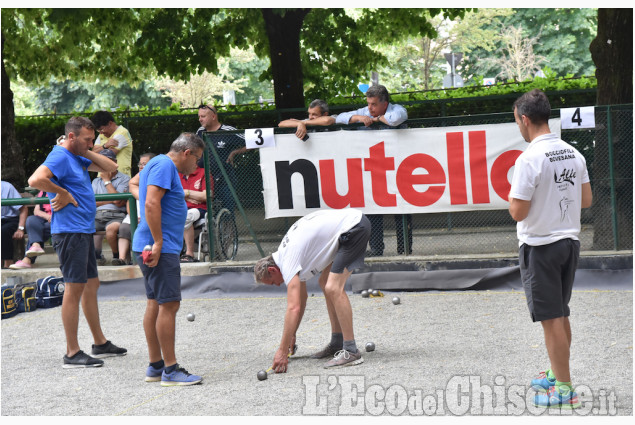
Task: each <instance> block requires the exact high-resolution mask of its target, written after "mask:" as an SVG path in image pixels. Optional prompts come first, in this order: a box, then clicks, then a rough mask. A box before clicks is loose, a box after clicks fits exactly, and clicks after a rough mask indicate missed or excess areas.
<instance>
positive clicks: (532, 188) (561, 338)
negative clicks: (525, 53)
mask: <svg viewBox="0 0 635 425" xmlns="http://www.w3.org/2000/svg"><path fill="white" fill-rule="evenodd" d="M550 113H551V106H550V105H549V100H548V99H547V96H546V95H545V94H544V93H543V92H542V91H540V90H537V89H535V90H532V91H530V92H528V93H525V94H524V95H523V96H521V97H520V98H518V99H517V100H516V102H515V103H514V117H515V119H516V124H518V128H519V130H520V134H521V135H522V137H523V138H524V139H525V141H527V142H529V146H528V147H527V149H526V150H525V152H523V153H522V154H521V155H520V156H519V157H518V159H517V160H516V164H515V167H514V176H513V178H512V186H511V190H510V193H509V212H510V214H511V216H512V218H513V219H514V220H516V221H517V222H518V224H517V233H518V240H519V245H520V250H519V262H520V273H521V278H522V281H523V287H524V289H525V295H526V298H527V305H528V307H529V311H530V313H531V318H532V320H533V321H534V322H538V321H539V322H541V324H542V327H543V330H544V335H545V345H546V346H547V353H548V355H549V360H550V361H551V368H550V369H547V371H546V372H544V373H543V374H542V375H541V376H539V377H538V378H537V379H534V380H532V382H531V386H532V388H533V389H534V390H536V391H538V392H539V393H540V394H538V395H537V396H536V397H535V400H534V404H535V405H536V406H542V407H560V408H576V407H578V406H580V405H581V403H580V402H579V400H578V397H577V394H576V393H575V391H573V387H572V385H571V376H570V371H569V358H570V346H571V325H570V323H569V313H570V310H569V305H568V304H569V300H570V299H571V290H572V287H573V280H574V277H575V271H576V268H577V264H578V258H579V255H580V241H579V240H578V235H579V233H580V214H581V209H582V208H588V207H590V206H591V203H592V200H593V195H592V192H591V184H590V182H589V173H588V171H587V168H586V161H585V159H584V157H583V156H582V155H581V154H580V152H578V151H577V150H576V149H575V148H573V147H572V146H571V145H569V144H567V143H566V142H564V141H562V140H560V138H559V137H558V136H557V135H556V134H553V133H552V132H551V130H550V129H549V124H548V121H549V115H550Z"/></svg>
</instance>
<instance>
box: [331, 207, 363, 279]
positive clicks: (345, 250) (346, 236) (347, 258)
mask: <svg viewBox="0 0 635 425" xmlns="http://www.w3.org/2000/svg"><path fill="white" fill-rule="evenodd" d="M370 228H371V226H370V221H369V220H368V218H367V217H366V216H365V215H364V214H362V219H361V220H360V221H359V223H357V224H356V225H355V227H353V228H352V229H351V230H349V231H348V232H344V233H342V234H341V235H340V237H339V240H338V241H339V244H340V246H339V248H337V254H335V258H334V259H333V265H332V266H331V273H343V272H344V268H346V269H347V270H348V271H350V272H352V271H353V270H355V269H359V268H361V267H364V257H365V256H366V245H368V240H369V239H370Z"/></svg>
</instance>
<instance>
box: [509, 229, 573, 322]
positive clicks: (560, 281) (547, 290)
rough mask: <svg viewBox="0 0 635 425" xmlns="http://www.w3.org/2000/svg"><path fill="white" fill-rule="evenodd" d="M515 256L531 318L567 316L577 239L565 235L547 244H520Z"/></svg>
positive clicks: (537, 320)
mask: <svg viewBox="0 0 635 425" xmlns="http://www.w3.org/2000/svg"><path fill="white" fill-rule="evenodd" d="M518 257H519V262H520V277H521V278H522V281H523V288H524V289H525V296H526V298H527V306H528V307H529V313H530V314H531V319H532V320H533V321H534V322H541V321H543V320H549V319H555V318H557V317H568V316H569V313H570V311H569V301H570V300H571V290H572V289H573V280H574V278H575V271H576V269H577V267H578V258H579V257H580V242H579V241H576V240H573V239H568V238H567V239H562V240H559V241H557V242H554V243H551V244H548V245H540V246H530V245H527V244H523V245H521V247H520V251H519V255H518Z"/></svg>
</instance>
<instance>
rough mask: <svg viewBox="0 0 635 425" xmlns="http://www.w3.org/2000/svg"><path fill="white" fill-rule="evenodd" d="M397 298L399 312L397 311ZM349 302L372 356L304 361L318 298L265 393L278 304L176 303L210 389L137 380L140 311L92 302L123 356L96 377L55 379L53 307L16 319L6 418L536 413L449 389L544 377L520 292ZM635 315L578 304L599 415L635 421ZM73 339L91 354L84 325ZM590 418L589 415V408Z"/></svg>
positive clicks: (576, 346) (183, 337) (248, 300)
mask: <svg viewBox="0 0 635 425" xmlns="http://www.w3.org/2000/svg"><path fill="white" fill-rule="evenodd" d="M394 295H398V296H399V297H400V298H401V304H399V305H396V306H395V305H393V304H392V302H391V299H392V297H393V296H394ZM350 299H351V305H352V307H353V312H354V326H355V332H356V340H357V344H358V346H359V348H360V349H362V350H363V347H364V345H365V343H366V342H368V341H373V342H374V343H375V344H376V347H377V348H376V351H374V352H371V353H366V352H364V354H363V356H364V360H365V362H364V363H363V364H362V365H359V366H355V367H348V368H343V369H336V370H327V369H324V368H322V365H323V363H324V361H323V360H313V359H309V358H308V356H309V355H310V354H311V353H313V352H314V351H317V350H318V349H320V348H321V347H322V346H323V345H324V344H325V343H326V342H327V341H328V338H329V337H330V325H329V322H328V316H327V313H326V307H325V303H324V298H323V296H322V295H321V294H319V293H318V294H311V295H310V297H309V300H308V303H307V309H306V311H305V316H304V320H303V323H302V325H301V326H300V328H299V330H298V333H297V344H298V345H299V351H298V353H297V354H296V355H295V356H293V357H292V360H291V362H290V368H289V372H288V373H286V374H278V375H277V374H273V373H269V377H268V379H267V380H265V381H258V380H257V378H256V374H257V372H258V371H259V370H265V369H267V368H268V367H269V366H270V365H271V362H272V359H273V355H274V352H275V350H276V348H277V344H278V342H279V338H280V335H281V332H282V325H283V317H284V312H285V308H286V299H285V297H282V296H271V297H262V296H261V297H239V298H233V297H231V296H224V297H215V298H193V299H184V300H183V303H182V306H181V310H180V312H179V314H178V316H177V358H178V360H179V362H180V364H181V365H182V366H184V367H185V368H186V369H187V370H189V371H190V372H192V373H196V374H201V375H203V376H204V381H203V385H197V386H192V387H179V388H177V387H171V388H163V387H161V386H160V384H159V383H146V382H144V381H143V377H144V373H145V367H146V366H147V351H146V346H145V337H144V334H143V329H142V326H141V320H142V317H143V312H144V309H145V300H143V299H140V298H117V299H106V300H101V301H100V310H101V320H102V327H103V329H104V332H105V334H106V336H107V337H108V338H110V339H111V340H112V341H113V342H114V343H115V344H118V345H122V346H124V347H126V348H127V349H128V355H127V356H125V357H120V358H109V359H105V362H106V363H105V365H104V367H102V368H95V369H70V370H69V369H62V367H61V365H62V355H63V353H64V349H65V347H64V345H65V344H64V334H63V327H62V324H61V319H60V309H59V308H54V309H48V310H45V309H40V310H37V311H35V312H33V313H26V314H25V313H22V314H20V315H18V316H16V317H14V318H11V319H8V320H4V321H3V322H2V415H36V416H39V415H53V416H59V415H65V416H66V415H71V416H73V415H109V416H110V415H124V416H128V415H130V416H137V415H164V416H169V415H184V416H190V415H220V416H235V415H275V416H278V415H283V416H284V415H303V414H304V415H323V414H328V415H336V414H340V415H343V414H354V415H357V414H363V415H393V414H400V415H418V414H422V413H423V411H422V410H421V409H420V407H421V406H420V405H419V406H416V405H414V406H413V407H412V408H410V407H409V406H406V407H404V408H403V409H402V407H403V406H404V404H400V402H399V401H398V400H397V401H396V400H395V397H394V396H395V394H397V395H399V394H402V395H404V394H405V395H406V396H407V397H408V398H409V400H410V399H413V400H414V399H415V397H414V395H416V394H417V393H419V394H421V395H422V396H424V397H426V396H427V398H428V401H430V400H433V401H434V402H435V403H434V404H435V405H434V406H431V405H427V407H428V409H427V410H426V412H425V413H426V414H434V415H457V414H465V415H480V414H508V415H518V414H522V415H532V414H535V413H537V412H532V411H529V410H523V409H521V410H520V411H518V409H515V407H516V406H517V404H514V403H518V400H517V399H518V397H516V399H515V400H514V401H511V402H510V401H507V402H506V403H503V404H496V403H495V402H489V406H493V407H496V409H497V410H495V411H494V410H489V408H488V401H487V400H488V399H487V396H486V395H484V396H478V400H480V402H478V401H476V399H475V398H474V399H472V398H469V397H468V401H469V405H466V404H462V405H460V406H459V405H458V403H457V397H458V396H461V395H463V396H466V397H467V396H469V395H470V390H469V387H468V389H467V390H466V389H465V388H464V387H460V388H458V387H456V385H453V384H455V383H457V382H465V380H466V379H467V380H468V381H469V380H470V379H471V380H472V384H473V387H472V389H473V388H474V384H475V383H477V384H480V386H481V387H489V388H491V389H492V391H493V392H494V393H495V394H496V391H498V392H499V393H502V394H503V395H505V396H506V397H507V394H509V392H510V388H511V387H513V386H523V387H526V386H528V384H529V381H530V379H532V378H533V377H535V375H536V374H537V373H538V372H539V371H541V370H544V368H545V367H546V366H547V365H548V359H547V354H546V351H545V348H544V342H543V335H542V328H541V326H540V324H538V323H536V324H534V323H532V322H531V320H530V318H529V314H528V312H527V307H526V304H525V299H524V294H523V293H522V292H520V291H448V292H408V293H398V294H393V293H385V297H381V298H370V299H365V298H362V297H361V296H360V295H359V294H350ZM632 306H633V296H632V291H574V295H573V298H572V301H571V309H572V316H571V323H572V331H573V346H572V362H571V370H572V376H573V379H574V385H576V386H578V385H587V386H588V387H590V390H591V391H592V392H593V394H594V396H596V398H595V401H594V402H593V403H594V404H593V405H592V406H593V407H594V408H599V407H601V405H600V400H599V399H598V398H597V395H598V394H600V393H601V392H603V393H604V394H605V395H606V396H607V397H608V396H610V395H611V394H614V395H615V397H616V398H617V401H616V403H615V405H616V406H615V407H616V409H617V414H618V415H632V406H633V398H632V391H633V367H632V366H633V363H632V354H633V310H632ZM190 312H192V313H195V314H196V320H195V321H193V322H188V321H187V320H186V318H185V316H186V315H187V313H190ZM79 338H80V344H81V345H82V349H84V351H86V352H90V344H91V336H90V332H89V330H88V327H87V325H86V323H85V321H84V319H83V316H82V317H81V319H80V328H79ZM351 382H355V383H357V386H358V388H357V390H356V391H355V393H354V394H355V398H356V399H357V400H358V403H357V404H355V403H351V402H350V398H351V392H350V388H351ZM525 389H526V388H525ZM402 390H403V391H402ZM487 391H488V389H483V392H484V393H487ZM479 394H481V393H479ZM522 394H523V395H525V392H524V391H523V392H522ZM532 394H533V393H532ZM477 395H478V394H477ZM481 397H482V398H483V400H481ZM607 397H605V399H606V398H607ZM439 400H440V401H439ZM505 400H507V398H506V399H505ZM605 401H606V400H605ZM589 403H590V402H589ZM353 404H354V406H353ZM382 406H383V407H382ZM466 406H467V407H468V409H467V410H465V411H464V408H465V407H466ZM505 406H508V407H509V408H505ZM510 406H511V407H510ZM585 406H589V407H590V406H591V404H588V403H587V404H586V405H585ZM418 407H419V408H418ZM360 409H361V410H360ZM538 413H540V412H538ZM597 413H600V414H601V413H603V412H597ZM608 413H615V412H608ZM577 414H578V413H574V415H577ZM585 414H589V415H593V414H594V412H593V411H592V410H591V409H590V408H589V409H587V411H585ZM543 415H548V416H553V415H554V414H553V413H543Z"/></svg>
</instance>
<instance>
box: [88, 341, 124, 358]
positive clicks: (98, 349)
mask: <svg viewBox="0 0 635 425" xmlns="http://www.w3.org/2000/svg"><path fill="white" fill-rule="evenodd" d="M127 353H128V350H126V349H125V348H120V347H117V346H116V345H115V344H113V343H112V342H110V341H106V343H105V344H102V345H95V344H93V352H92V355H93V357H95V358H97V359H103V358H106V357H115V356H125V355H126V354H127Z"/></svg>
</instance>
